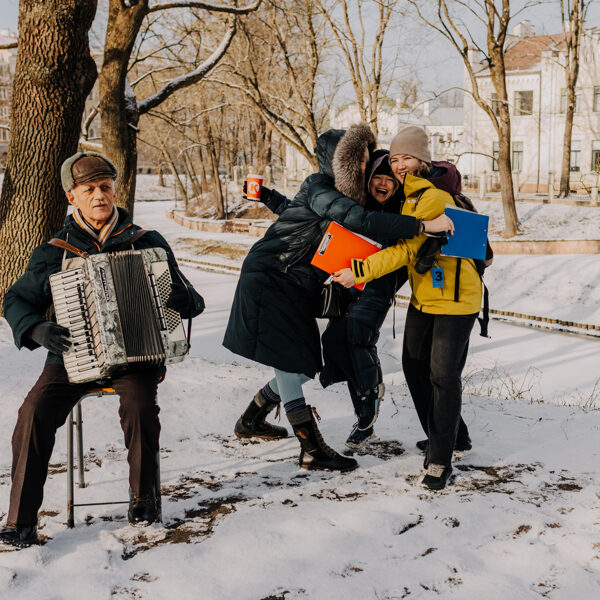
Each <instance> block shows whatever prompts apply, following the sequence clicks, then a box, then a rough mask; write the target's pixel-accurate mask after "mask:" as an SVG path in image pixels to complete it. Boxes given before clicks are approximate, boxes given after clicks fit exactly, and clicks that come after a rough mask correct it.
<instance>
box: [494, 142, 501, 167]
mask: <svg viewBox="0 0 600 600" xmlns="http://www.w3.org/2000/svg"><path fill="white" fill-rule="evenodd" d="M499 154H500V143H499V142H494V143H493V145H492V156H493V157H494V158H493V159H492V171H497V170H498V155H499Z"/></svg>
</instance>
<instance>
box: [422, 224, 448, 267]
mask: <svg viewBox="0 0 600 600" xmlns="http://www.w3.org/2000/svg"><path fill="white" fill-rule="evenodd" d="M426 235H427V239H426V240H425V241H424V242H423V245H422V246H421V247H420V248H419V251H418V252H417V262H416V263H415V271H416V272H417V273H419V274H420V275H423V273H427V271H429V269H431V267H432V266H433V261H434V260H435V257H436V256H437V255H438V253H439V251H440V249H441V247H442V246H443V245H444V244H447V243H448V236H447V235H446V234H445V233H444V232H442V233H427V234H426Z"/></svg>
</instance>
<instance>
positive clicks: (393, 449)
mask: <svg viewBox="0 0 600 600" xmlns="http://www.w3.org/2000/svg"><path fill="white" fill-rule="evenodd" d="M405 452H406V450H405V449H404V447H403V446H402V443H401V442H398V441H397V440H375V441H373V442H371V443H369V444H366V445H365V446H363V447H362V448H357V449H356V450H347V451H346V452H345V453H344V454H345V455H346V456H353V455H354V454H358V455H359V456H365V455H368V456H376V457H377V458H380V459H381V460H390V459H392V458H396V457H397V456H402V455H403V454H404V453H405Z"/></svg>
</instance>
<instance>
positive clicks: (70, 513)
mask: <svg viewBox="0 0 600 600" xmlns="http://www.w3.org/2000/svg"><path fill="white" fill-rule="evenodd" d="M74 501H75V500H74V490H73V410H71V412H70V413H69V419H68V422H67V527H70V528H71V527H74V526H75V520H74V507H73V502H74Z"/></svg>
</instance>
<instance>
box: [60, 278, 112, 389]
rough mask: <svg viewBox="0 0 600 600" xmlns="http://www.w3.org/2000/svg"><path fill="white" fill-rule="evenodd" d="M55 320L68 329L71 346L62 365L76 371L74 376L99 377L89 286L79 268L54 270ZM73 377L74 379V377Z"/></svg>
mask: <svg viewBox="0 0 600 600" xmlns="http://www.w3.org/2000/svg"><path fill="white" fill-rule="evenodd" d="M50 285H51V287H52V295H53V298H54V311H55V314H56V322H57V323H58V324H59V325H62V326H63V327H67V328H68V329H69V331H70V332H71V336H70V339H71V343H72V346H71V348H69V350H68V351H67V352H65V353H64V354H63V360H64V363H65V368H66V369H67V371H69V372H76V373H77V377H76V378H75V379H81V380H83V381H88V380H90V379H97V378H100V377H101V372H100V367H101V366H102V363H103V360H102V349H101V346H100V345H99V344H96V343H95V342H94V340H95V339H96V340H97V339H98V336H97V330H98V320H97V317H96V310H95V305H94V302H93V301H92V299H91V293H92V291H91V286H90V285H89V284H87V285H86V282H85V276H84V271H83V269H82V268H77V269H70V270H68V271H63V272H61V273H57V274H56V275H54V276H53V277H52V278H51V280H50ZM75 379H73V381H75Z"/></svg>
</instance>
